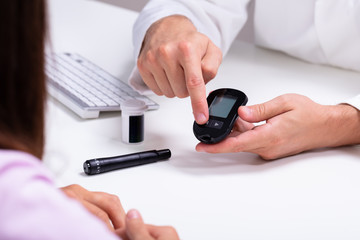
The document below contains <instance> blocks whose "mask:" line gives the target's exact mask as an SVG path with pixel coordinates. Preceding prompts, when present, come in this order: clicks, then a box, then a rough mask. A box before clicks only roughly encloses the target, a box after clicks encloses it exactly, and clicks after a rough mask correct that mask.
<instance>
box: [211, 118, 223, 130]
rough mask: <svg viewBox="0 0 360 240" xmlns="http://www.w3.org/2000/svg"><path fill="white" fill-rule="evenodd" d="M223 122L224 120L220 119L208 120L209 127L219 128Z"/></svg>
mask: <svg viewBox="0 0 360 240" xmlns="http://www.w3.org/2000/svg"><path fill="white" fill-rule="evenodd" d="M223 124H224V122H222V121H217V120H210V123H209V127H211V128H217V129H220V128H222V126H223Z"/></svg>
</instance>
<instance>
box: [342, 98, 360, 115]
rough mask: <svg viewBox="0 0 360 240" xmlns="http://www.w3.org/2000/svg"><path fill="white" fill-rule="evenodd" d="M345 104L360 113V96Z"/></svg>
mask: <svg viewBox="0 0 360 240" xmlns="http://www.w3.org/2000/svg"><path fill="white" fill-rule="evenodd" d="M344 103H345V104H349V105H351V106H353V107H354V108H356V109H357V110H359V111H360V95H357V96H356V97H353V98H350V99H349V100H347V101H345V102H344Z"/></svg>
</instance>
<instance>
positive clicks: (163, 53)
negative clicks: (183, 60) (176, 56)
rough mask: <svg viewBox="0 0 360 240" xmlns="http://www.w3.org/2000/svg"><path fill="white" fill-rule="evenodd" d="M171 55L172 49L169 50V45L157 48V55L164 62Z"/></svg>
mask: <svg viewBox="0 0 360 240" xmlns="http://www.w3.org/2000/svg"><path fill="white" fill-rule="evenodd" d="M171 53H172V48H171V46H169V45H161V46H160V47H159V52H158V54H159V56H160V57H161V58H164V59H165V60H167V59H170V58H171V55H172V54H171Z"/></svg>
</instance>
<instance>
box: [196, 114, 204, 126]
mask: <svg viewBox="0 0 360 240" xmlns="http://www.w3.org/2000/svg"><path fill="white" fill-rule="evenodd" d="M195 121H196V122H197V123H199V124H205V123H206V121H207V118H206V117H205V114H203V113H197V114H195Z"/></svg>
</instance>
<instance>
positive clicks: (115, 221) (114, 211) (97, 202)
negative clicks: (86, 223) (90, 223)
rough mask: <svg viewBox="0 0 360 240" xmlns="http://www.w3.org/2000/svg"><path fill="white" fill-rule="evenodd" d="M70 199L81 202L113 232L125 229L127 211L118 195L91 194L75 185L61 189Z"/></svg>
mask: <svg viewBox="0 0 360 240" xmlns="http://www.w3.org/2000/svg"><path fill="white" fill-rule="evenodd" d="M60 190H62V191H63V192H64V193H65V194H66V195H67V196H68V197H69V198H73V199H75V200H77V201H79V202H80V203H81V204H82V205H83V206H84V207H85V208H86V209H87V210H88V211H89V212H90V213H92V214H93V215H95V216H96V217H98V218H99V219H100V220H102V221H103V222H105V224H106V225H107V226H108V228H109V229H110V230H111V231H115V230H118V231H119V230H122V229H124V228H125V216H126V214H125V211H124V209H123V207H122V205H121V203H120V200H119V198H118V197H117V196H116V195H112V194H108V193H105V192H90V191H88V190H86V189H85V188H83V187H81V186H80V185H77V184H73V185H69V186H66V187H63V188H60Z"/></svg>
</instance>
